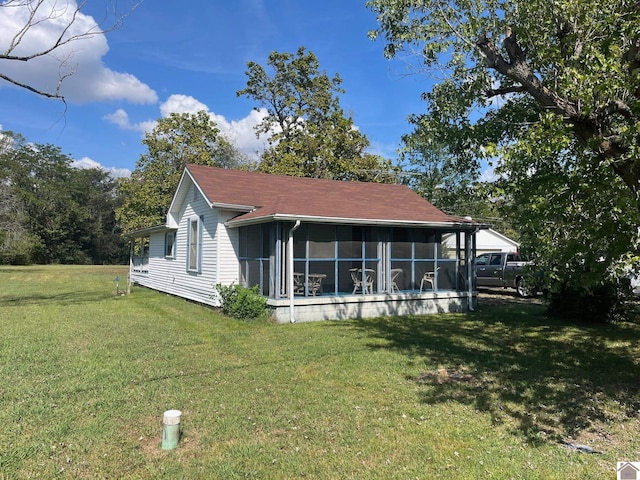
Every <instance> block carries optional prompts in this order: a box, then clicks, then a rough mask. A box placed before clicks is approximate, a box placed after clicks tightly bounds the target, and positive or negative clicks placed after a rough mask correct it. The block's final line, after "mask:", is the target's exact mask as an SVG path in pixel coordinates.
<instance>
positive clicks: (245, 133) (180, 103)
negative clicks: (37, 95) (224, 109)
mask: <svg viewBox="0 0 640 480" xmlns="http://www.w3.org/2000/svg"><path fill="white" fill-rule="evenodd" d="M202 110H204V111H206V112H207V113H208V114H209V116H210V117H211V119H212V120H213V121H214V122H216V125H217V126H218V128H219V129H220V132H221V133H222V134H223V135H224V136H225V137H226V138H227V139H228V140H230V141H231V142H232V143H233V144H234V145H235V146H236V147H237V148H238V149H239V150H241V151H242V152H244V153H246V154H247V155H249V156H250V157H251V158H256V157H257V156H258V155H259V153H260V152H262V151H263V150H264V148H265V145H266V143H267V140H268V135H261V136H260V138H256V133H255V126H256V125H258V124H259V123H260V122H261V121H262V120H263V119H264V117H265V116H266V115H267V111H266V110H264V109H261V110H252V111H251V112H249V113H248V114H247V116H245V117H243V118H241V119H240V120H227V118H226V117H225V116H224V115H219V114H216V113H215V112H212V111H210V110H209V107H208V106H207V105H205V104H204V103H202V102H200V101H199V100H197V99H195V98H193V97H191V96H189V95H182V94H175V95H171V96H170V97H169V98H167V100H166V101H164V102H162V103H161V104H160V115H161V116H162V117H168V116H169V115H170V114H172V113H178V114H181V113H197V112H199V111H202ZM104 119H105V120H107V121H108V122H110V123H113V124H114V125H117V126H118V127H120V128H122V129H123V130H135V131H139V132H142V133H146V132H150V131H151V130H153V128H154V127H155V126H156V121H154V120H147V121H144V122H140V123H132V122H131V120H130V118H129V115H128V114H127V112H126V111H125V110H123V109H118V110H116V111H115V112H113V113H111V114H109V115H106V116H105V117H104Z"/></svg>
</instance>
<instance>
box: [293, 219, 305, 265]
mask: <svg viewBox="0 0 640 480" xmlns="http://www.w3.org/2000/svg"><path fill="white" fill-rule="evenodd" d="M307 231H308V226H307V225H306V224H304V223H303V224H302V225H300V226H299V227H298V229H297V230H296V231H295V232H294V233H293V257H294V258H306V257H307Z"/></svg>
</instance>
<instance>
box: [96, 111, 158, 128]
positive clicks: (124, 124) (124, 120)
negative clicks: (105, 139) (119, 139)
mask: <svg viewBox="0 0 640 480" xmlns="http://www.w3.org/2000/svg"><path fill="white" fill-rule="evenodd" d="M103 118H104V119H105V120H106V121H108V122H109V123H113V124H114V125H117V126H118V127H120V128H121V129H123V130H133V131H138V132H141V133H147V132H150V131H151V130H153V129H154V128H155V126H156V123H157V122H156V121H155V120H147V121H144V122H140V123H131V121H130V120H129V114H128V113H127V112H125V111H124V110H123V109H122V108H119V109H118V110H116V111H115V112H113V113H110V114H109V115H105V116H104V117H103Z"/></svg>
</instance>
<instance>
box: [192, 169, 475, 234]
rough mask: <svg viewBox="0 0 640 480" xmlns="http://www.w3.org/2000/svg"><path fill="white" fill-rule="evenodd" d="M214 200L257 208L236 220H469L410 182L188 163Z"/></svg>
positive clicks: (412, 221)
mask: <svg viewBox="0 0 640 480" xmlns="http://www.w3.org/2000/svg"><path fill="white" fill-rule="evenodd" d="M187 169H188V171H189V173H190V174H191V176H192V177H193V179H194V180H195V182H196V183H197V184H198V185H199V187H200V189H201V190H202V193H203V194H204V195H205V196H206V197H207V199H208V200H209V202H210V203H211V204H214V205H215V204H218V205H237V206H245V207H249V208H254V210H252V211H250V212H248V213H246V214H243V215H241V216H239V217H236V218H235V219H234V222H240V221H249V220H254V221H255V220H257V219H264V218H275V217H282V218H296V217H299V218H318V219H326V220H327V221H331V220H333V221H349V220H351V221H358V222H365V223H366V222H371V223H379V222H388V223H397V222H399V223H451V222H455V223H465V224H469V226H471V225H473V224H474V222H471V221H469V220H467V219H461V218H457V217H451V216H449V215H446V214H445V213H444V212H442V211H440V210H438V209H437V208H436V207H434V206H433V205H431V204H430V203H429V202H427V201H426V200H425V199H423V198H422V197H421V196H419V195H418V194H417V193H415V192H414V191H413V190H411V189H409V188H408V187H406V186H404V185H387V184H380V183H364V182H343V181H337V180H323V179H315V178H301V177H287V176H281V175H270V174H266V173H258V172H245V171H238V170H226V169H221V168H215V167H205V166H199V165H188V166H187Z"/></svg>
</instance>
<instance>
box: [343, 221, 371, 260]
mask: <svg viewBox="0 0 640 480" xmlns="http://www.w3.org/2000/svg"><path fill="white" fill-rule="evenodd" d="M337 234H338V235H337V236H338V258H341V259H349V258H350V259H354V260H355V259H361V258H362V241H363V240H364V238H363V237H364V231H363V228H362V227H356V226H339V227H338V230H337Z"/></svg>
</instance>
